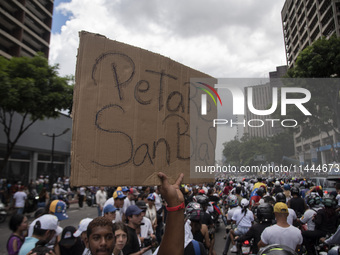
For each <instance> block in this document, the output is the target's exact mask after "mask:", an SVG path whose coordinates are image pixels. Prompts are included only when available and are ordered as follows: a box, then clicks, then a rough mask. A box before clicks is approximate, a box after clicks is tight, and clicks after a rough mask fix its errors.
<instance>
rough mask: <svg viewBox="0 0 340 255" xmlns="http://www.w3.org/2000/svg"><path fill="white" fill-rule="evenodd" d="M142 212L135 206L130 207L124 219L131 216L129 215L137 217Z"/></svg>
mask: <svg viewBox="0 0 340 255" xmlns="http://www.w3.org/2000/svg"><path fill="white" fill-rule="evenodd" d="M142 211H143V210H142V209H140V208H139V207H138V206H137V205H130V206H129V207H128V208H127V209H126V211H125V215H126V217H128V216H131V215H138V214H140V213H141V212H142Z"/></svg>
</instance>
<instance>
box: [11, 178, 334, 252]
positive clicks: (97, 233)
mask: <svg viewBox="0 0 340 255" xmlns="http://www.w3.org/2000/svg"><path fill="white" fill-rule="evenodd" d="M160 179H161V180H162V182H163V183H162V186H155V187H116V188H104V187H98V188H93V187H90V188H85V187H79V188H78V190H77V193H78V194H77V196H78V199H82V200H83V201H84V196H85V195H86V194H85V190H86V189H87V190H89V189H90V194H91V197H92V199H93V204H95V205H96V206H97V208H98V217H97V218H94V219H92V218H85V219H82V220H81V221H80V223H79V226H78V228H75V227H74V226H68V227H65V228H64V229H61V227H59V224H58V222H59V221H61V220H64V219H67V218H68V216H67V214H66V207H67V205H66V203H65V202H64V201H62V200H60V199H58V197H56V196H54V194H55V192H52V193H51V195H48V194H47V196H46V199H45V203H46V204H45V205H46V206H45V207H42V208H40V209H38V210H37V211H36V212H35V220H34V221H33V222H32V223H31V224H30V225H29V226H28V220H27V217H25V216H24V214H23V213H22V212H23V211H22V210H19V209H20V208H21V207H18V208H17V209H18V210H17V213H16V214H15V215H13V216H12V218H11V219H10V223H9V226H10V229H11V231H12V234H11V235H10V237H9V239H8V242H7V250H8V254H19V255H23V254H28V253H32V252H31V251H32V250H39V249H40V250H44V251H47V252H48V253H51V252H52V253H54V254H56V255H59V254H61V255H67V254H73V255H77V254H88V255H90V254H93V255H94V254H101V253H103V254H121V255H122V254H126V255H127V254H147V255H150V254H195V255H197V254H209V255H215V254H216V252H215V248H214V246H215V230H216V228H217V227H219V225H218V224H217V223H218V222H219V221H220V220H223V222H224V223H225V227H226V236H225V239H226V241H225V248H224V252H223V254H227V253H228V252H237V251H238V250H240V247H241V245H242V243H243V242H244V241H246V240H248V241H249V242H250V243H251V252H252V253H253V254H274V253H270V251H275V250H280V249H281V250H284V251H285V252H286V253H285V254H297V253H298V254H316V245H317V244H318V243H323V244H327V245H329V247H330V249H329V251H328V254H339V253H338V246H337V245H340V228H338V225H339V224H338V223H340V222H339V221H338V213H337V211H338V207H339V206H340V184H337V186H336V191H334V192H331V193H328V194H326V195H325V193H324V192H323V190H322V187H320V186H315V185H314V184H313V183H311V182H308V181H307V180H305V179H287V178H286V179H275V178H269V179H261V178H257V179H256V180H255V179H251V180H250V179H245V178H243V179H232V178H229V179H227V180H225V179H224V180H219V179H217V180H216V181H215V182H214V183H210V184H201V185H189V184H187V185H185V184H182V185H180V179H181V178H179V180H177V182H176V183H175V185H169V184H168V183H167V184H166V187H167V189H164V180H167V178H166V177H165V176H164V175H160ZM166 182H167V181H166ZM162 187H163V190H162ZM169 187H171V188H169ZM53 188H56V189H57V188H59V189H62V190H64V191H65V192H67V190H68V189H69V187H67V188H65V187H58V185H57V186H56V187H53ZM81 189H83V191H84V193H82V190H81ZM165 190H166V191H165ZM169 191H171V193H169ZM18 192H23V191H22V189H20V188H19V189H18ZM23 193H24V194H26V193H25V192H23ZM47 193H48V192H47ZM15 194H16V193H15ZM15 194H14V195H15ZM22 196H23V197H24V195H22ZM18 197H20V196H18ZM49 197H51V198H49ZM16 200H17V196H13V201H14V203H15V201H16ZM79 206H80V205H79ZM214 214H217V215H218V217H217V221H216V220H215V219H214V216H213V215H214ZM168 221H169V222H171V223H170V224H169V222H168ZM164 226H165V227H164ZM26 232H27V234H26ZM176 243H177V244H178V245H174V244H176ZM332 245H333V246H334V245H335V246H334V247H333V248H332ZM169 252H172V253H169Z"/></svg>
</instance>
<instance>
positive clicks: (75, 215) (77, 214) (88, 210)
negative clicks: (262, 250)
mask: <svg viewBox="0 0 340 255" xmlns="http://www.w3.org/2000/svg"><path fill="white" fill-rule="evenodd" d="M67 214H68V216H69V218H68V219H67V220H63V221H61V222H60V226H61V227H63V228H64V227H66V226H74V227H76V228H77V227H78V224H79V221H80V220H81V219H84V218H95V217H97V208H96V207H88V206H87V205H86V204H85V203H84V207H83V209H79V208H78V204H71V207H70V208H69V209H68V210H67ZM28 216H29V215H28ZM32 216H33V214H32ZM9 218H10V217H7V219H6V222H4V223H1V224H0V255H7V250H6V244H7V239H8V237H9V236H10V234H11V231H10V230H9V228H8V222H9ZM33 220H34V219H33V217H29V222H32V221H33ZM224 233H225V231H224V226H223V223H221V227H220V229H219V231H218V232H217V233H216V241H215V251H216V254H217V255H221V254H222V252H223V249H224V245H225V242H226V240H224V239H223V236H224ZM228 254H235V253H228Z"/></svg>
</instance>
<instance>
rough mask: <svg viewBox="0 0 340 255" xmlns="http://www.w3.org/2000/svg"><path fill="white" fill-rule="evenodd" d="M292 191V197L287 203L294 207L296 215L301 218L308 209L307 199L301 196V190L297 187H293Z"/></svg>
mask: <svg viewBox="0 0 340 255" xmlns="http://www.w3.org/2000/svg"><path fill="white" fill-rule="evenodd" d="M290 193H291V195H292V198H291V199H290V200H289V201H288V203H287V205H288V207H289V208H292V209H293V210H294V211H295V213H296V216H297V217H298V218H300V217H301V216H302V215H303V214H304V213H305V211H306V210H307V209H308V206H307V204H306V202H305V200H304V199H303V198H302V197H300V191H299V189H298V188H297V187H292V188H291V190H290Z"/></svg>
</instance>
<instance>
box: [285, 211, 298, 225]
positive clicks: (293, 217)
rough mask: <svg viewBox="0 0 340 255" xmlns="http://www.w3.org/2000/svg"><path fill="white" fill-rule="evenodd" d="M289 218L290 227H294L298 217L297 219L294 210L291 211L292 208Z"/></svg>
mask: <svg viewBox="0 0 340 255" xmlns="http://www.w3.org/2000/svg"><path fill="white" fill-rule="evenodd" d="M288 213H289V214H288V217H287V223H288V224H289V225H293V222H294V220H296V219H297V217H296V213H295V211H294V210H293V209H291V208H288Z"/></svg>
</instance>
